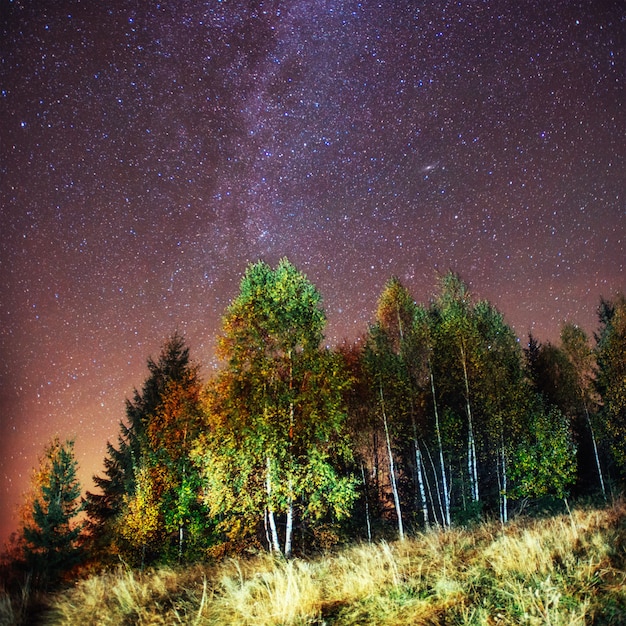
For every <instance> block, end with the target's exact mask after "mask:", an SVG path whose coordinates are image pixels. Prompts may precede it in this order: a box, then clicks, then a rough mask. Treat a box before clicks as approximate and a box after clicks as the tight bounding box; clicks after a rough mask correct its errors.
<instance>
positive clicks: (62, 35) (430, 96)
mask: <svg viewBox="0 0 626 626" xmlns="http://www.w3.org/2000/svg"><path fill="white" fill-rule="evenodd" d="M0 28H1V30H0V61H1V62H0V120H2V121H1V122H0V200H1V205H0V206H1V214H0V232H1V233H2V235H1V237H0V278H1V280H0V290H1V293H0V407H1V413H0V442H1V443H0V446H1V449H0V541H1V540H3V539H5V538H6V536H7V535H8V532H9V530H10V528H11V527H12V523H13V522H12V521H11V514H12V511H13V510H14V508H15V506H16V503H17V502H18V501H19V499H20V497H21V493H22V491H23V490H24V488H25V486H26V484H27V480H28V476H29V473H30V470H31V468H32V467H33V466H34V465H35V464H36V463H37V457H38V455H39V454H40V453H41V452H42V450H43V446H44V444H45V443H46V441H48V440H49V439H50V437H51V436H53V435H54V434H59V435H60V436H62V437H75V438H76V450H77V456H78V460H79V463H80V466H81V478H82V480H83V482H84V483H85V484H87V483H88V481H89V477H90V475H91V474H93V473H94V472H98V471H100V470H101V467H102V459H103V457H104V454H105V443H106V440H107V439H109V438H110V439H113V440H114V439H115V438H116V436H117V433H118V421H119V420H120V419H122V418H123V417H124V399H125V397H127V396H129V395H130V394H131V392H132V388H133V387H135V386H136V387H139V386H141V384H142V382H143V380H144V378H145V376H146V373H147V370H146V367H145V362H146V359H147V357H148V356H149V355H153V356H157V355H158V352H159V347H160V345H161V344H162V342H163V341H164V339H165V338H166V337H167V336H169V335H170V334H171V333H172V332H173V331H174V330H175V329H178V330H180V331H181V332H183V333H184V334H185V335H186V337H187V340H188V343H189V345H190V347H191V352H192V356H193V358H194V359H195V360H196V361H197V362H199V363H201V364H202V366H203V370H202V371H203V374H204V377H205V378H207V377H208V376H210V374H211V370H212V369H213V367H214V365H215V363H214V359H213V346H214V342H215V337H216V334H217V333H218V331H219V326H220V317H221V315H222V314H223V312H224V309H225V307H226V306H227V304H228V303H229V301H230V300H231V299H232V298H233V297H234V296H235V295H236V293H237V289H238V283H239V280H240V278H241V276H242V274H243V272H244V270H245V267H246V265H247V263H249V262H253V261H256V260H258V259H264V260H266V261H268V262H270V263H272V264H273V263H275V262H276V261H277V260H278V259H279V258H280V257H282V256H287V257H289V259H290V260H291V261H292V262H293V263H295V264H296V265H297V266H298V267H299V268H300V269H301V270H303V271H304V272H305V273H306V274H307V275H308V276H309V278H310V279H311V280H312V281H313V282H314V283H315V284H316V285H317V287H318V289H319V290H320V291H321V293H322V295H323V296H324V299H325V307H326V311H327V314H328V318H329V326H328V332H327V338H328V342H329V343H334V342H336V341H337V340H340V339H341V338H343V337H349V338H353V337H355V336H357V335H359V334H361V333H362V332H363V331H364V330H365V329H366V327H367V323H368V321H370V320H371V319H372V316H373V312H374V310H375V303H376V299H377V297H378V295H379V293H380V291H381V289H382V287H383V285H384V283H385V281H386V280H387V279H388V278H390V277H391V276H392V275H397V276H398V277H399V278H400V279H401V280H402V281H403V283H404V284H405V285H406V286H407V287H408V288H409V289H410V290H411V291H412V293H413V294H414V296H415V298H416V299H417V300H418V301H421V302H422V301H427V300H428V298H429V297H431V296H432V294H433V292H434V289H435V283H436V278H437V274H438V272H444V271H446V270H447V269H453V270H455V271H458V272H459V273H460V274H461V276H462V277H463V278H464V279H465V280H466V281H467V282H468V283H469V284H470V286H471V287H472V289H473V290H474V292H475V293H476V294H477V295H478V296H480V297H484V298H488V299H489V300H491V301H492V302H493V303H494V304H495V305H496V306H497V307H498V308H499V309H500V310H502V311H503V312H504V313H505V315H506V318H507V320H508V321H509V322H510V323H511V324H512V325H513V326H514V328H515V330H516V331H517V333H518V335H519V336H520V337H521V338H522V340H524V339H525V337H526V335H527V333H528V331H529V330H530V331H532V332H533V333H534V334H535V335H536V336H537V337H538V338H539V339H540V340H554V339H556V337H557V336H558V330H559V326H560V324H561V322H562V321H563V320H569V321H574V322H577V323H579V324H581V325H582V326H583V327H584V328H585V329H586V330H587V331H588V332H589V333H591V332H593V330H594V329H595V328H596V318H595V309H596V306H597V304H598V302H599V298H600V296H601V295H604V296H605V297H612V296H613V295H614V293H615V292H616V291H617V290H622V291H623V290H624V289H625V288H626V280H625V275H626V274H625V269H624V262H625V260H626V254H625V253H624V245H625V242H626V203H625V193H626V185H625V183H626V168H625V161H624V156H625V153H626V132H625V131H626V112H625V107H624V103H625V102H626V98H625V95H626V94H625V92H624V87H625V77H626V65H625V56H626V43H625V40H626V7H625V5H624V3H623V2H621V1H614V2H610V1H602V0H599V1H598V0H589V1H586V2H573V1H570V0H567V1H565V0H550V1H539V0H535V1H530V2H520V1H519V0H499V1H498V0H495V1H492V2H488V1H482V2H481V1H471V2H470V1H467V2H465V1H459V2H446V1H445V0H436V1H435V0H432V1H423V0H422V1H420V2H417V1H413V2H409V1H394V2H391V1H387V0H385V1H384V2H382V1H381V2H372V1H363V2H354V1H349V0H343V1H341V0H308V1H307V0H296V1H294V2H238V1H235V0H234V1H229V2H218V1H217V0H212V1H206V2H201V1H199V0H193V1H189V0H187V1H185V0H177V1H176V2H173V1H172V2H155V1H150V2H148V1H146V2H137V1H133V2H131V1H126V2H123V1H116V0H111V1H109V2H93V1H91V0H89V1H83V2H81V1H79V0H73V1H70V0H65V1H59V2H46V3H44V2H35V1H34V0H32V1H29V0H21V1H17V0H16V1H14V2H6V1H3V2H2V4H1V5H0Z"/></svg>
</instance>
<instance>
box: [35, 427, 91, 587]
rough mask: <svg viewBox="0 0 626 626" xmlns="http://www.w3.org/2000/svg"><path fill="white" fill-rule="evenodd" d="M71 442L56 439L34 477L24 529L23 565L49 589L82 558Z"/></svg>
mask: <svg viewBox="0 0 626 626" xmlns="http://www.w3.org/2000/svg"><path fill="white" fill-rule="evenodd" d="M77 465H78V464H77V462H76V460H75V458H74V442H73V441H71V440H67V441H65V442H61V441H60V440H59V438H58V437H57V438H55V439H54V440H53V441H52V442H51V443H50V444H49V445H48V446H47V447H46V449H45V452H44V456H43V457H42V459H41V462H40V467H39V470H38V472H37V473H36V479H35V485H34V493H33V501H32V508H30V510H29V511H28V512H27V516H26V520H25V521H24V525H23V536H24V540H25V558H26V565H27V567H28V568H29V570H30V571H31V572H32V574H33V576H34V579H35V581H36V583H37V584H38V585H40V586H42V587H46V586H48V585H52V584H54V583H55V582H57V581H58V579H59V577H60V576H61V575H62V574H63V573H64V572H65V571H68V570H69V569H71V568H72V567H73V566H74V565H76V564H77V563H78V562H79V561H80V558H81V550H80V547H79V545H78V538H79V536H80V533H81V524H79V523H77V521H76V517H77V515H78V513H79V512H80V511H81V504H80V491H81V488H80V483H79V482H78V479H77V477H76V470H77Z"/></svg>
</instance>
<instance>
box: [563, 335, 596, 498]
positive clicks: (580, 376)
mask: <svg viewBox="0 0 626 626" xmlns="http://www.w3.org/2000/svg"><path fill="white" fill-rule="evenodd" d="M561 347H562V349H563V352H564V353H565V355H566V356H567V358H568V359H569V362H570V364H571V366H572V369H573V374H574V381H575V384H576V398H577V404H578V406H579V410H580V408H582V412H583V414H584V416H585V422H586V424H587V428H588V430H589V435H590V437H591V444H592V447H593V456H594V460H595V465H596V470H597V473H598V481H599V484H600V489H601V491H602V496H603V497H604V499H605V500H606V499H607V494H606V487H605V484H604V473H603V471H602V465H601V463H600V453H599V451H598V441H597V437H596V431H597V427H596V426H594V423H593V422H594V420H595V419H596V416H597V411H596V410H594V409H595V407H596V406H597V402H596V394H595V388H594V384H595V369H596V359H595V355H594V353H593V351H592V349H591V346H590V345H589V339H588V338H587V335H586V333H585V331H584V330H583V329H582V328H580V327H579V326H576V325H575V324H564V325H563V326H562V328H561Z"/></svg>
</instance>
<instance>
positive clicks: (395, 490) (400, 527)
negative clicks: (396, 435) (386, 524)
mask: <svg viewBox="0 0 626 626" xmlns="http://www.w3.org/2000/svg"><path fill="white" fill-rule="evenodd" d="M379 390H380V407H381V410H382V414H383V425H384V427H385V439H386V440H387V455H388V456H389V476H390V478H391V491H392V492H393V502H394V505H395V507H396V516H397V517H398V536H399V537H400V541H404V525H403V523H402V509H401V508H400V497H399V495H398V485H397V483H396V468H395V464H394V461H393V453H392V452H391V439H390V437H389V426H388V425H387V414H386V413H385V401H384V398H383V386H382V384H381V385H380V388H379Z"/></svg>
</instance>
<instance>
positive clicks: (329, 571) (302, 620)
mask: <svg viewBox="0 0 626 626" xmlns="http://www.w3.org/2000/svg"><path fill="white" fill-rule="evenodd" d="M625 563H626V505H625V504H624V503H623V502H618V503H617V504H616V505H614V506H613V507H612V508H609V509H606V510H578V511H574V512H573V514H572V516H571V517H570V516H561V517H554V518H550V519H546V520H534V521H530V520H525V521H519V522H515V523H512V524H511V525H510V526H507V527H506V528H501V527H500V526H499V525H496V524H484V525H482V526H480V527H478V528H476V529H473V530H471V531H469V530H463V529H454V530H451V531H448V532H445V533H444V532H434V531H433V532H429V533H426V534H423V535H419V536H417V537H415V538H413V539H410V540H407V541H405V542H404V543H402V544H401V543H393V544H388V543H380V544H375V545H356V546H353V547H350V548H347V549H345V550H343V551H341V552H340V553H338V554H336V555H332V556H328V557H325V558H319V559H315V560H311V561H304V560H299V559H294V560H292V561H287V562H285V561H281V560H274V559H272V558H271V557H270V556H267V555H265V556H263V555H261V556H258V557H255V558H252V559H242V560H228V561H225V562H223V563H221V564H219V565H215V566H194V567H191V568H187V569H185V570H179V571H176V570H171V569H158V570H154V571H148V572H144V573H139V572H133V571H130V570H125V569H122V568H120V569H119V570H118V571H115V572H110V573H108V574H104V575H101V576H97V577H92V578H90V579H88V580H85V581H82V582H80V583H78V584H77V585H76V587H75V588H73V589H71V590H69V591H67V592H65V593H63V594H59V595H57V596H56V597H55V598H54V599H53V602H52V604H51V608H50V611H49V612H48V614H47V623H50V624H81V625H83V626H87V625H88V624H116V625H117V624H142V625H144V624H145V625H147V624H199V625H200V624H229V625H230V624H241V625H255V626H264V625H268V626H269V625H279V624H280V625H305V624H309V625H320V626H321V625H322V624H328V625H330V624H342V625H356V624H382V625H389V626H391V625H394V626H397V625H401V624H407V625H408V624H458V625H470V624H471V625H479V624H485V625H507V624H511V625H512V624H528V625H530V626H533V625H539V624H542V625H551V626H559V625H566V624H567V625H575V624H581V625H582V624H591V623H594V624H626V575H625V572H624V566H625ZM1 606H2V605H1V604H0V607H1ZM1 610H2V609H1V608H0V611H1ZM0 621H1V620H0Z"/></svg>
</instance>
